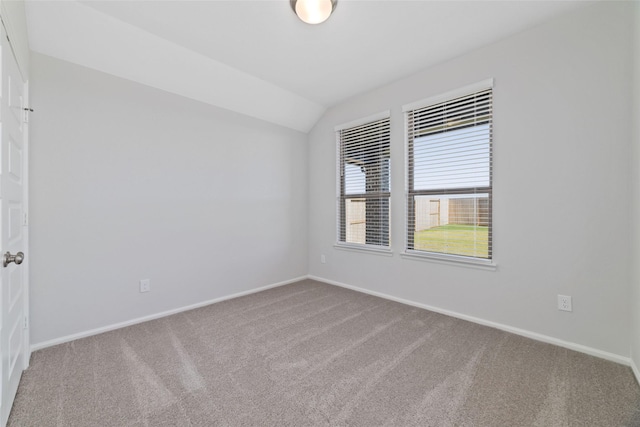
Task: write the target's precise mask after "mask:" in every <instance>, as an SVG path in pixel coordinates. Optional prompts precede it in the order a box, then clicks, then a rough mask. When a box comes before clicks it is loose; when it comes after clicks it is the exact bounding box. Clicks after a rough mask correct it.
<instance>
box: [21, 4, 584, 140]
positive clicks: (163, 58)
mask: <svg viewBox="0 0 640 427" xmlns="http://www.w3.org/2000/svg"><path fill="white" fill-rule="evenodd" d="M581 5H584V2H581V1H541V0H538V1H481V0H475V1H430V0H413V1H403V0H383V1H376V0H339V2H338V7H337V9H336V11H335V12H334V14H333V15H332V16H331V18H329V20H328V21H327V22H325V23H323V24H320V25H308V24H304V23H303V22H301V21H300V20H298V19H297V17H296V16H295V15H294V13H293V11H292V10H291V8H290V6H289V1H288V0H253V1H248V0H231V1H220V0H209V1H206V0H200V1H185V0H177V1H171V0H142V1H122V0H109V1H73V0H65V1H62V0H61V1H56V0H53V1H52V0H47V1H38V0H28V1H27V2H26V13H27V25H28V33H29V44H30V47H31V49H32V50H33V51H36V52H39V53H42V54H46V55H50V56H53V57H56V58H60V59H63V60H66V61H69V62H72V63H76V64H79V65H83V66H86V67H89V68H93V69H96V70H99V71H103V72H106V73H109V74H112V75H115V76H118V77H122V78H125V79H129V80H133V81H136V82H139V83H142V84H145V85H149V86H152V87H156V88H159V89H162V90H166V91H169V92H172V93H175V94H179V95H182V96H186V97H189V98H192V99H195V100H199V101H202V102H206V103H209V104H212V105H215V106H218V107H221V108H226V109H229V110H232V111H235V112H238V113H241V114H245V115H248V116H251V117H255V118H258V119H261V120H265V121H268V122H271V123H275V124H278V125H281V126H285V127H288V128H291V129H295V130H298V131H301V132H308V131H309V130H310V129H311V128H312V127H313V125H314V124H315V123H316V122H317V120H318V119H319V118H320V117H321V116H322V114H323V113H324V111H325V110H326V109H327V108H329V107H331V106H333V105H336V104H338V103H340V102H342V101H343V100H345V99H347V98H350V97H352V96H354V95H357V94H359V93H362V92H366V91H368V90H371V89H374V88H376V87H379V86H382V85H384V84H386V83H390V82H392V81H394V80H397V79H400V78H402V77H405V76H407V75H410V74H413V73H415V72H417V71H419V70H421V69H424V68H427V67H429V66H432V65H434V64H437V63H440V62H443V61H446V60H448V59H450V58H453V57H456V56H459V55H461V54H463V53H466V52H468V51H471V50H473V49H476V48H478V47H481V46H483V45H486V44H489V43H492V42H495V41H497V40H500V39H502V38H505V37H507V36H509V35H512V34H514V33H517V32H520V31H523V30H525V29H527V28H530V27H532V26H535V25H538V24H540V23H542V22H544V21H546V20H548V19H550V18H552V17H553V16H556V15H559V14H561V13H565V12H567V11H568V10H571V9H574V8H577V7H580V6H581Z"/></svg>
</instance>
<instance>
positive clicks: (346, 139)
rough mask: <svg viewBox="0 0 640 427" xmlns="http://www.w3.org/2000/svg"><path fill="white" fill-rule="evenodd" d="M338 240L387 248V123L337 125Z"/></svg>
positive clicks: (388, 145) (385, 119)
mask: <svg viewBox="0 0 640 427" xmlns="http://www.w3.org/2000/svg"><path fill="white" fill-rule="evenodd" d="M336 132H337V139H338V156H337V159H338V165H337V166H338V167H337V170H338V177H337V178H338V182H339V189H338V200H337V217H338V218H337V224H338V230H337V234H338V236H337V239H338V243H344V244H354V245H366V246H370V247H381V248H388V247H389V199H390V195H391V193H390V186H389V184H390V181H389V177H390V175H389V173H390V139H391V138H390V123H389V117H388V115H387V116H386V117H385V118H382V119H377V120H373V121H368V122H366V123H364V124H358V125H353V126H349V125H345V126H344V127H337V128H336Z"/></svg>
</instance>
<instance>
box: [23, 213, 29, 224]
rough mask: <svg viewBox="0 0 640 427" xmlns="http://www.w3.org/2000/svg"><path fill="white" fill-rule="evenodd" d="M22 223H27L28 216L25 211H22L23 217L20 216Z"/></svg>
mask: <svg viewBox="0 0 640 427" xmlns="http://www.w3.org/2000/svg"><path fill="white" fill-rule="evenodd" d="M22 225H29V216H28V215H27V213H26V212H25V213H24V217H23V218H22Z"/></svg>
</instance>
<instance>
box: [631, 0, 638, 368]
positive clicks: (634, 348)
mask: <svg viewBox="0 0 640 427" xmlns="http://www.w3.org/2000/svg"><path fill="white" fill-rule="evenodd" d="M634 3H635V10H634V13H633V19H634V22H635V26H634V30H635V32H634V41H635V45H634V67H633V75H634V88H633V107H634V108H633V122H632V124H633V141H632V151H633V155H632V156H631V162H632V163H631V170H632V171H633V179H632V185H631V193H630V194H631V202H632V205H631V207H632V211H631V225H632V228H633V234H632V248H633V249H632V251H631V257H630V258H631V265H632V268H633V269H632V275H631V287H632V289H631V292H632V312H633V329H632V338H631V357H632V360H633V363H634V364H635V369H636V375H640V371H639V370H638V369H640V262H639V261H638V260H640V2H634ZM638 381H640V377H638Z"/></svg>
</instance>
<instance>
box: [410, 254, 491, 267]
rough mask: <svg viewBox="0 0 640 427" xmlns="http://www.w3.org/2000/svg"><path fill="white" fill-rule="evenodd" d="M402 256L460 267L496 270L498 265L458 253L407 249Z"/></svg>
mask: <svg viewBox="0 0 640 427" xmlns="http://www.w3.org/2000/svg"><path fill="white" fill-rule="evenodd" d="M400 256H401V257H402V258H406V259H412V260H416V261H427V262H435V263H438V264H446V265H457V266H460V267H467V268H477V269H479V270H488V271H496V270H497V269H498V265H497V264H495V263H494V262H493V261H489V260H487V261H484V260H480V259H471V258H467V257H461V256H456V255H439V254H435V253H426V252H418V251H406V252H403V253H401V254H400Z"/></svg>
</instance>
